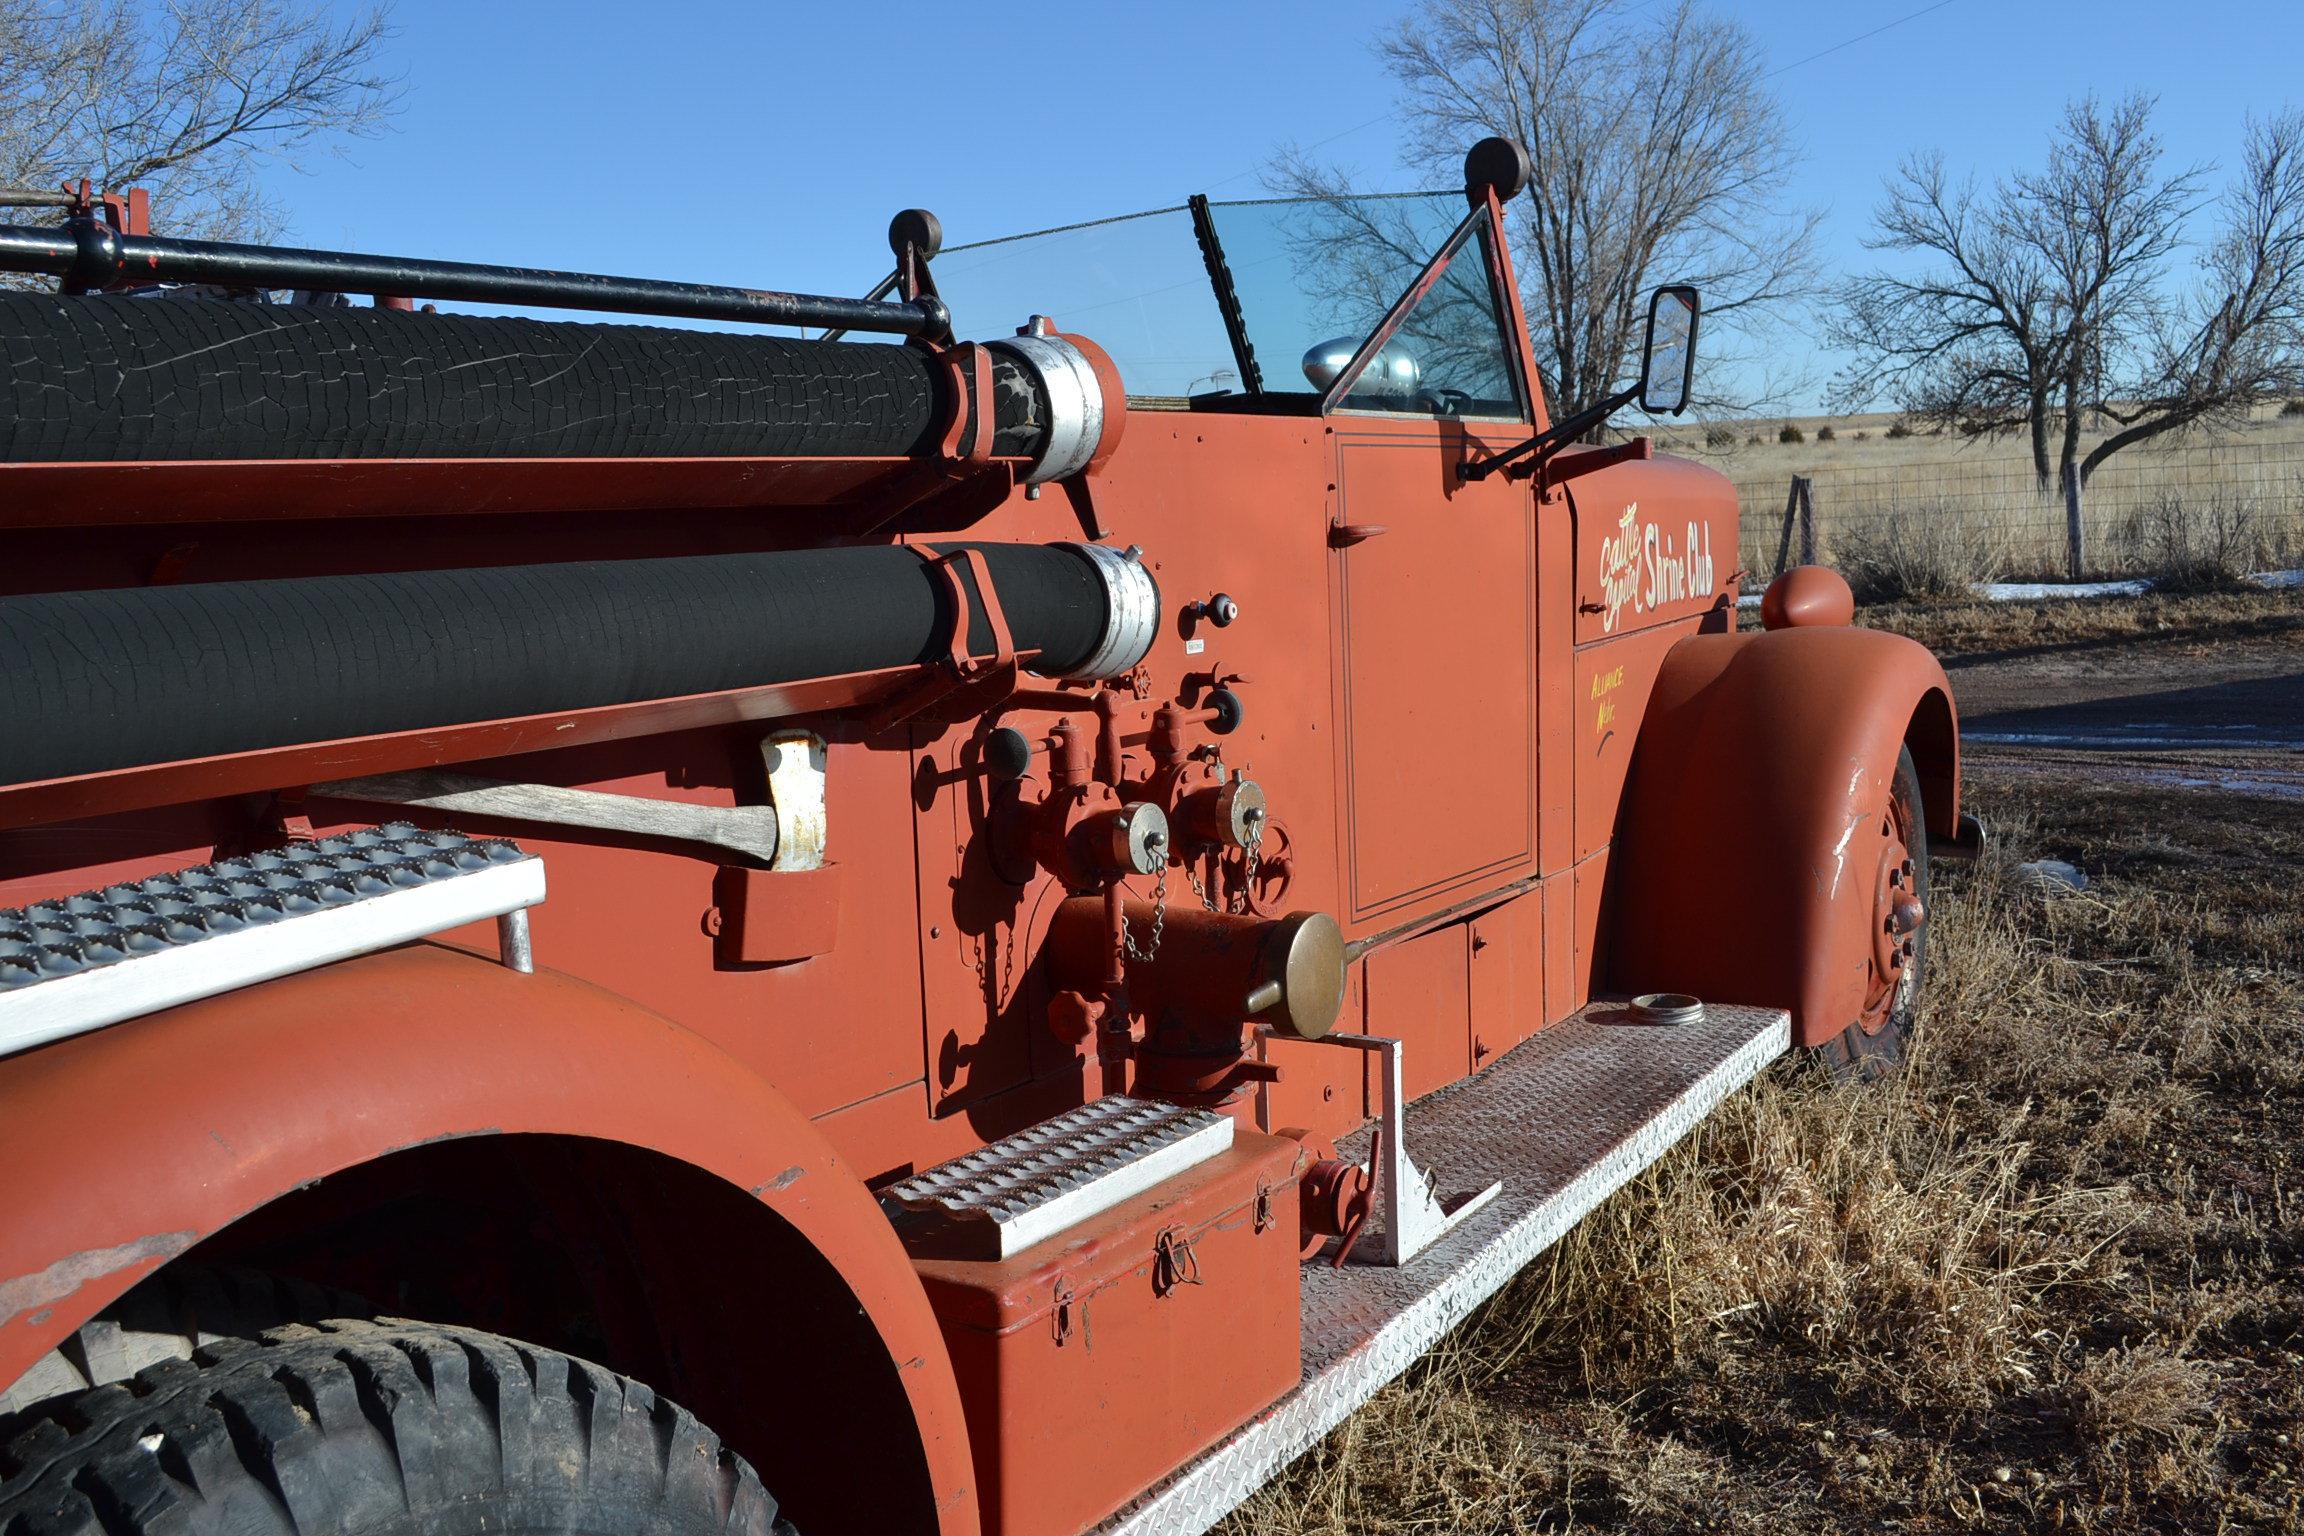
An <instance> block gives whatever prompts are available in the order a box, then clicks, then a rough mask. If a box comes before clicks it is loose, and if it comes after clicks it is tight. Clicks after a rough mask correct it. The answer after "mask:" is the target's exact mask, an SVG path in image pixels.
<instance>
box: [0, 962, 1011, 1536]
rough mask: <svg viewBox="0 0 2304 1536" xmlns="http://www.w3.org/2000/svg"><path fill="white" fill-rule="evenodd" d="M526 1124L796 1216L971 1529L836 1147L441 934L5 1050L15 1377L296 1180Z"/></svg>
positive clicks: (925, 1348) (748, 1079)
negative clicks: (628, 1150) (708, 1179)
mask: <svg viewBox="0 0 2304 1536" xmlns="http://www.w3.org/2000/svg"><path fill="white" fill-rule="evenodd" d="M528 1132H533V1133H543V1134H555V1135H568V1136H581V1137H590V1138H595V1139H600V1140H606V1141H613V1142H622V1143H626V1144H629V1145H631V1146H635V1147H641V1148H646V1149H648V1150H650V1151H654V1152H658V1153H661V1154H663V1155H665V1156H668V1157H672V1158H676V1159H678V1160H680V1161H682V1162H685V1163H688V1164H691V1165H693V1166H694V1167H696V1168H698V1169H701V1170H703V1171H705V1172H706V1173H709V1174H712V1175H714V1176H716V1177H718V1178H720V1179H722V1180H724V1181H726V1182H727V1183H729V1184H732V1185H734V1186H736V1187H737V1188H739V1189H742V1190H744V1191H746V1192H747V1193H749V1194H750V1195H751V1196H752V1197H753V1198H755V1199H757V1200H758V1201H760V1202H761V1203H762V1204H763V1205H765V1206H767V1207H769V1208H770V1209H771V1210H773V1211H774V1212H775V1213H776V1215H778V1216H779V1217H781V1218H783V1219H784V1220H785V1221H786V1222H788V1223H790V1224H791V1226H792V1227H793V1228H795V1229H796V1230H797V1231H798V1232H799V1233H800V1234H801V1235H802V1236H804V1237H805V1238H806V1239H807V1240H808V1241H809V1242H810V1243H812V1244H813V1245H814V1246H815V1248H816V1250H817V1251H818V1252H819V1253H821V1254H822V1255H823V1256H824V1258H825V1259H826V1261H827V1262H828V1263H830V1264H831V1266H832V1267H833V1268H834V1269H835V1270H836V1271H837V1272H838V1273H839V1275H840V1277H841V1278H842V1280H843V1281H844V1282H845V1283H846V1285H847V1286H848V1288H849V1290H850V1291H851V1292H852V1293H853V1295H854V1296H855V1298H856V1300H857V1302H858V1303H859V1304H860V1305H861V1306H862V1308H863V1310H864V1312H865V1314H866V1315H867V1316H868V1317H869V1319H870V1320H871V1322H872V1325H873V1327H874V1328H875V1330H876V1331H877V1332H878V1334H879V1337H880V1339H881V1341H882V1343H883V1344H884V1345H885V1346H886V1348H887V1350H888V1354H889V1357H890V1359H891V1360H892V1361H894V1362H896V1363H897V1365H898V1366H899V1367H901V1370H900V1375H901V1378H902V1380H903V1382H904V1389H905V1392H906V1394H907V1397H908V1399H909V1403H910V1407H911V1410H912V1413H913V1417H914V1419H915V1421H916V1423H917V1425H918V1427H919V1431H920V1435H921V1441H922V1448H923V1452H924V1454H925V1456H926V1459H927V1463H928V1469H929V1473H930V1476H931V1478H932V1479H933V1482H934V1487H935V1492H936V1494H937V1498H938V1505H939V1508H940V1509H941V1510H943V1511H944V1512H945V1516H946V1519H945V1527H944V1528H945V1530H946V1531H947V1532H963V1531H966V1532H972V1531H973V1530H974V1529H975V1516H974V1510H975V1506H976V1500H975V1497H974V1474H973V1472H972V1470H971V1467H970V1461H969V1453H968V1443H967V1431H966V1428H965V1426H964V1423H963V1421H962V1418H961V1410H960V1394H959V1388H958V1384H957V1382H956V1380H955V1379H954V1376H953V1372H952V1366H951V1362H950V1359H949V1357H948V1356H947V1354H946V1352H945V1349H944V1345H943V1342H942V1337H941V1334H940V1332H939V1330H938V1328H937V1326H936V1321H935V1317H934V1315H933V1314H932V1313H931V1311H930V1310H929V1306H928V1301H927V1297H926V1294H925V1293H924V1292H923V1291H922V1290H921V1288H920V1285H919V1283H918V1281H917V1280H916V1279H915V1278H914V1275H913V1271H912V1266H911V1264H910V1262H909V1261H908V1259H907V1258H906V1255H905V1253H904V1250H903V1247H902V1245H901V1244H900V1243H899V1242H898V1240H897V1238H896V1235H895V1233H894V1231H893V1229H891V1228H890V1227H889V1225H888V1223H887V1220H886V1219H885V1218H884V1217H883V1216H882V1215H881V1213H880V1210H879V1208H878V1206H877V1205H876V1204H875V1202H874V1200H873V1198H872V1195H871V1193H870V1192H869V1191H868V1190H867V1189H866V1188H865V1186H864V1183H863V1182H862V1180H861V1179H859V1178H858V1177H857V1176H856V1174H855V1173H854V1171H853V1170H851V1169H849V1168H848V1167H847V1166H846V1165H845V1164H843V1163H842V1162H841V1160H840V1158H839V1156H838V1155H837V1154H836V1153H835V1152H834V1151H833V1149H832V1147H831V1145H830V1143H829V1142H827V1141H826V1140H825V1139H824V1137H823V1136H822V1135H821V1134H820V1133H819V1132H818V1131H817V1130H816V1128H815V1127H814V1126H812V1125H811V1124H809V1123H808V1120H807V1119H806V1117H805V1116H803V1115H802V1114H801V1113H800V1112H799V1111H798V1110H797V1109H795V1108H794V1107H793V1106H792V1104H791V1102H790V1101H789V1100H787V1099H786V1098H785V1097H784V1095H783V1094H781V1093H779V1092H778V1091H777V1090H776V1089H775V1088H774V1087H772V1086H771V1085H769V1084H768V1083H766V1082H764V1081H762V1080H761V1079H760V1078H759V1077H758V1076H756V1075H755V1074H753V1073H752V1072H750V1071H749V1070H747V1069H746V1068H745V1067H744V1066H743V1065H742V1064H740V1063H739V1062H737V1061H736V1060H735V1059H734V1058H732V1057H730V1056H729V1055H727V1054H726V1053H725V1052H723V1051H721V1050H720V1049H719V1048H718V1047H717V1046H714V1045H713V1044H711V1043H710V1042H709V1041H707V1040H705V1039H704V1038H703V1037H701V1036H699V1035H697V1034H695V1033H693V1032H692V1031H690V1030H687V1029H684V1028H682V1027H681V1026H679V1025H677V1024H674V1023H672V1022H671V1021H669V1020H667V1019H664V1018H662V1017H660V1016H658V1015H656V1014H653V1013H650V1012H648V1011H647V1010H645V1009H643V1008H640V1007H639V1006H637V1005H636V1004H634V1003H632V1002H630V1001H628V1000H626V999H624V998H621V997H618V996H616V995H614V994H612V993H609V992H606V991H603V990H601V989H600V988H597V987H594V986H591V985H589V984H588V983H585V982H582V981H578V980H576V979H574V978H571V977H567V976H563V975H559V974H556V973H550V972H539V973H537V974H535V975H521V974H519V973H517V972H514V971H511V970H509V969H507V968H505V967H503V966H501V965H498V964H496V963H494V962H493V961H490V960H487V959H483V958H480V957H478V956H475V955H472V954H468V953H466V952H464V951H460V950H455V949H450V948H447V947H444V946H441V945H436V944H416V945H410V946H406V947H404V948H400V949H396V950H391V951H387V952H385V953H382V954H375V955H368V956H364V957H362V958H359V959H355V960H347V961H344V962H341V963H339V964H336V965H331V966H326V967H323V968H321V969H318V970H314V971H308V972H305V973H303V974H301V975H296V976H290V977H286V978H283V979H281V980H278V981H274V982H269V983H266V984H264V985H262V986H257V987H251V988H247V989H245V990H243V991H239V992H235V993H229V994H226V995H224V996H221V997H215V998H209V999H206V1000H204V1001H201V1002H197V1003H190V1004H187V1005H185V1006H183V1007H180V1008H174V1009H170V1010H168V1011H166V1012H163V1013H158V1014H153V1015H151V1016H149V1017H146V1018H142V1019H137V1020H133V1021H131V1022H129V1023H125V1024H120V1025H116V1026H114V1027H112V1028H110V1029H105V1030H99V1031H97V1032H95V1033H92V1034H88V1035H83V1036H80V1037H78V1038H76V1039H71V1040H64V1041H59V1042H57V1043H55V1044H53V1045H49V1046H45V1047H43V1048H41V1049H39V1050H36V1051H32V1052H28V1053H26V1054H24V1055H22V1056H18V1057H14V1058H12V1059H9V1060H7V1061H4V1062H0V1168H5V1169H6V1170H7V1175H8V1192H7V1196H6V1216H5V1219H4V1220H0V1381H13V1380H15V1379H16V1378H17V1377H18V1376H19V1375H21V1374H22V1373H23V1372H24V1371H25V1370H26V1369H28V1368H29V1367H30V1366H31V1365H32V1363H33V1362H34V1361H36V1360H38V1359H39V1358H40V1356H41V1355H43V1354H44V1353H46V1352H47V1351H48V1350H49V1349H51V1348H53V1347H55V1345H56V1344H57V1343H58V1342H59V1341H61V1340H62V1339H64V1338H65V1337H66V1336H67V1335H69V1334H70V1333H71V1332H72V1331H73V1330H74V1329H75V1328H77V1327H79V1326H80V1325H81V1324H82V1323H84V1322H85V1321H87V1320H88V1318H89V1317H91V1316H92V1315H94V1314H95V1313H96V1312H97V1311H99V1310H100V1309H101V1308H102V1307H103V1306H104V1305H105V1304H107V1303H108V1302H110V1301H112V1300H113V1299H114V1298H115V1297H117V1296H118V1295H120V1294H121V1293H122V1292H123V1291H125V1290H127V1289H128V1288H129V1287H130V1286H131V1285H133V1284H134V1283H135V1282H136V1281H137V1280H139V1279H141V1278H142V1277H143V1276H145V1275H147V1274H149V1273H150V1272H152V1271H153V1270H155V1269H157V1268H158V1267H159V1266H160V1265H161V1264H163V1263H165V1262H166V1261H167V1260H169V1259H170V1258H172V1257H174V1256H175V1255H177V1254H179V1253H182V1252H183V1251H184V1250H186V1249H187V1248H190V1247H191V1246H192V1245H193V1244H194V1243H197V1242H199V1241H200V1240H201V1239H203V1238H205V1237H207V1236H209V1235H211V1234H213V1233H215V1232H217V1231H220V1230H221V1229H223V1228H224V1227H227V1226H229V1225H230V1224H232V1223H233V1222H234V1221H237V1220H238V1219H240V1218H241V1217H243V1216H245V1215H247V1214H248V1213H249V1212H251V1211H253V1210H255V1209H256V1208H257V1207H259V1206H261V1205H263V1204H265V1203H266V1202H268V1201H270V1200H273V1199H275V1198H277V1197H279V1196H281V1195H283V1194H286V1193H287V1192H289V1191H291V1190H294V1189H296V1188H297V1187H298V1186H300V1185H303V1184H306V1183H308V1182H310V1181H312V1180H315V1179H320V1178H323V1177H326V1176H327V1175H329V1174H333V1173H337V1172H340V1171H342V1170H344V1169H347V1168H351V1167H353V1166H355V1165H358V1164H361V1163H365V1162H368V1161H370V1160H372V1159H375V1158H378V1157H382V1156H384V1155H386V1154H388V1153H391V1152H395V1151H400V1150H404V1149H406V1148H409V1147H411V1146H416V1145H421V1144H424V1143H428V1142H433V1141H439V1140H445V1139H448V1138H453V1137H464V1136H486V1135H494V1134H509V1133H528Z"/></svg>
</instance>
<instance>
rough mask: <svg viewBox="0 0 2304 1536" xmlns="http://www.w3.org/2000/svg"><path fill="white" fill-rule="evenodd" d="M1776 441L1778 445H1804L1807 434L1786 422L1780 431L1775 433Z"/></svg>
mask: <svg viewBox="0 0 2304 1536" xmlns="http://www.w3.org/2000/svg"><path fill="white" fill-rule="evenodd" d="M1776 441H1778V442H1780V443H1804V442H1806V441H1808V434H1807V433H1805V432H1803V431H1801V430H1800V429H1799V428H1798V427H1796V426H1794V425H1792V423H1790V422H1786V423H1784V425H1783V427H1782V429H1781V430H1779V431H1778V432H1777V434H1776Z"/></svg>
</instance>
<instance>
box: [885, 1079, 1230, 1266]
mask: <svg viewBox="0 0 2304 1536" xmlns="http://www.w3.org/2000/svg"><path fill="white" fill-rule="evenodd" d="M1231 1145H1232V1121H1231V1119H1230V1117H1228V1116H1225V1115H1220V1114H1217V1113H1216V1112H1215V1111H1214V1110H1209V1109H1187V1108H1184V1107H1182V1106H1180V1105H1175V1104H1162V1103H1157V1102H1154V1101H1152V1100H1149V1099H1132V1098H1128V1097H1125V1096H1123V1095H1117V1094H1115V1095H1112V1096H1110V1097H1106V1098H1101V1099H1098V1100H1096V1101H1095V1102H1093V1103H1089V1104H1083V1105H1081V1106H1080V1107H1079V1108H1078V1109H1071V1110H1066V1111H1065V1112H1064V1113H1063V1114H1061V1115H1058V1116H1056V1117H1055V1118H1054V1119H1051V1120H1043V1121H1042V1122H1041V1123H1040V1124H1038V1125H1035V1126H1033V1127H1032V1128H1031V1129H1030V1130H1025V1131H1019V1132H1017V1133H1016V1134H1015V1135H1013V1136H1006V1137H1002V1138H1001V1139H1000V1140H998V1141H995V1142H993V1143H991V1144H990V1145H988V1146H983V1147H979V1148H977V1149H976V1150H975V1151H973V1152H970V1153H967V1154H966V1155H964V1156H961V1157H956V1158H954V1159H952V1161H950V1162H948V1163H940V1164H938V1165H937V1166H936V1167H934V1168H931V1169H929V1170H928V1171H927V1172H925V1173H919V1174H914V1175H913V1176H912V1177H911V1178H909V1179H906V1180H905V1181H904V1182H903V1183H901V1184H896V1185H892V1186H891V1187H890V1188H889V1189H888V1190H887V1192H886V1195H885V1198H886V1199H888V1200H891V1201H894V1202H895V1203H896V1204H897V1205H898V1206H899V1207H901V1208H902V1209H903V1210H904V1211H909V1212H913V1213H916V1214H917V1215H918V1216H920V1217H924V1218H928V1220H927V1221H920V1220H913V1221H905V1220H901V1219H900V1220H899V1221H898V1224H897V1230H898V1231H899V1232H900V1233H901V1234H902V1235H903V1236H904V1238H905V1243H906V1246H907V1247H908V1248H910V1249H911V1250H912V1251H913V1252H914V1253H916V1254H921V1255H923V1256H925V1255H929V1254H934V1255H935V1256H937V1257H950V1258H972V1259H1005V1258H1007V1257H1008V1256H1009V1255H1011V1254H1015V1253H1021V1252H1023V1251H1024V1250H1025V1249H1027V1248H1029V1247H1031V1246H1032V1245H1033V1244H1034V1243H1038V1242H1044V1241H1046V1240H1047V1239H1048V1238H1050V1237H1053V1236H1055V1235H1056V1234H1057V1233H1059V1232H1061V1231H1063V1230H1064V1229H1065V1228H1067V1227H1072V1226H1077V1225H1078V1224H1079V1223H1081V1222H1083V1221H1086V1220H1088V1218H1090V1217H1091V1216H1097V1215H1101V1214H1102V1213H1103V1212H1105V1211H1108V1210H1110V1209H1112V1208H1113V1207H1114V1206H1116V1205H1119V1204H1120V1203H1121V1202H1122V1201H1125V1200H1132V1199H1134V1198H1135V1197H1136V1196H1137V1195H1140V1194H1142V1193H1143V1192H1144V1191H1145V1190H1147V1189H1150V1188H1151V1187H1152V1186H1153V1185H1155V1184H1157V1183H1159V1182H1160V1181H1161V1180H1162V1179H1166V1178H1169V1177H1171V1176H1173V1175H1175V1174H1179V1173H1182V1172H1183V1171H1184V1170H1185V1169H1187V1168H1190V1167H1193V1166H1194V1165H1196V1164H1199V1163H1204V1162H1206V1161H1207V1160H1208V1159H1210V1158H1212V1157H1215V1156H1217V1155H1218V1154H1219V1153H1221V1152H1223V1151H1224V1150H1225V1149H1226V1148H1228V1147H1230V1146H1231Z"/></svg>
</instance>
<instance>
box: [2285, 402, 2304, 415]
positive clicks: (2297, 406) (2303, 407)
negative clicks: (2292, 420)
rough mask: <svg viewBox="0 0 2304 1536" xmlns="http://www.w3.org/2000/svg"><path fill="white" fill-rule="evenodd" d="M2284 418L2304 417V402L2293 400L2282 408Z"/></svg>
mask: <svg viewBox="0 0 2304 1536" xmlns="http://www.w3.org/2000/svg"><path fill="white" fill-rule="evenodd" d="M2280 414H2281V415H2283V416H2304V400H2291V401H2289V402H2288V403H2287V404H2286V405H2283V406H2282V407H2280Z"/></svg>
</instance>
